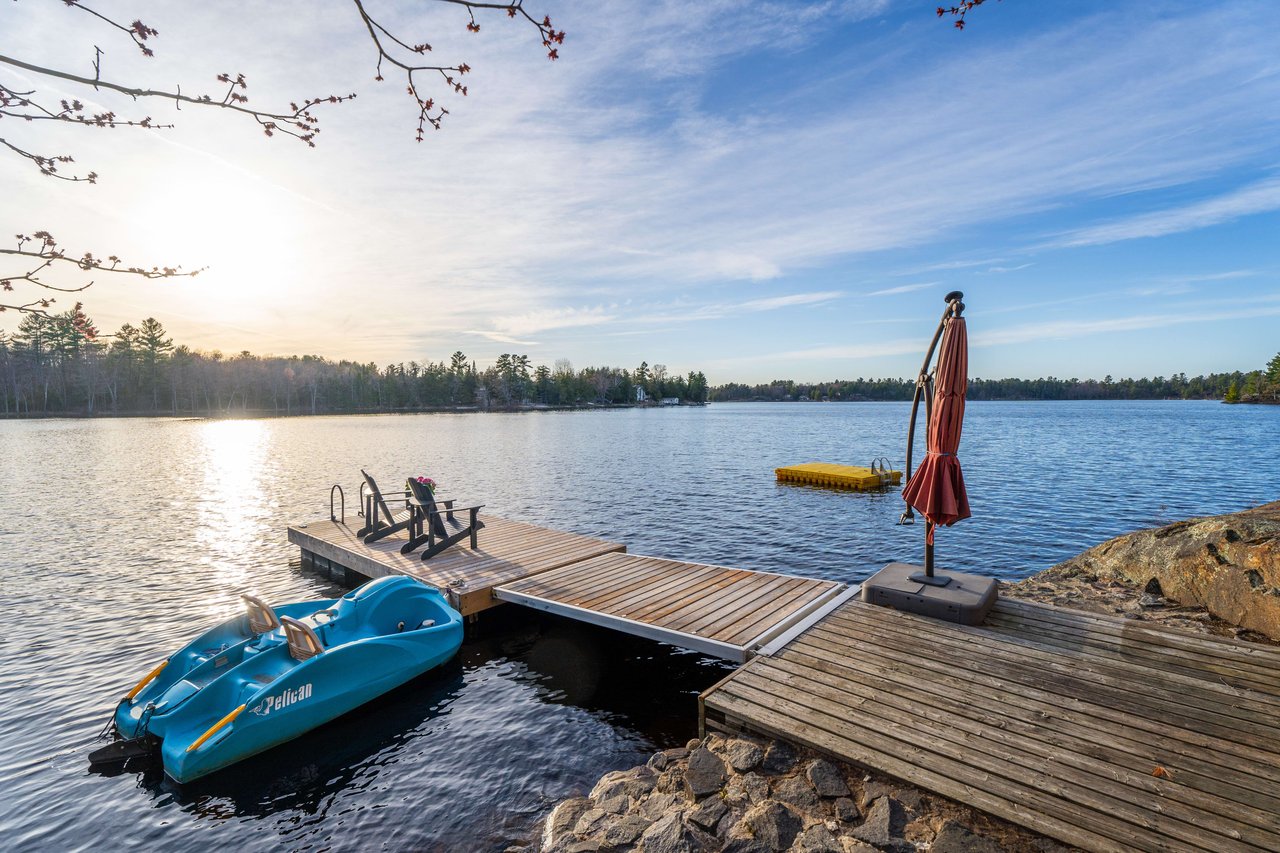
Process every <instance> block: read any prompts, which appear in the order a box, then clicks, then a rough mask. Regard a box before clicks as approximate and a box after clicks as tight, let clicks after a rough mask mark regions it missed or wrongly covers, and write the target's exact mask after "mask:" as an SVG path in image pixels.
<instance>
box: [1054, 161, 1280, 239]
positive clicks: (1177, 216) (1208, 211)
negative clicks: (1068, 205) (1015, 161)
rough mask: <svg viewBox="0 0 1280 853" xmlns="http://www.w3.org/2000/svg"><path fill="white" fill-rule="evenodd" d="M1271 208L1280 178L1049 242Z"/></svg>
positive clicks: (1122, 234) (1149, 233) (1126, 235)
mask: <svg viewBox="0 0 1280 853" xmlns="http://www.w3.org/2000/svg"><path fill="white" fill-rule="evenodd" d="M1273 210H1280V178H1269V179H1267V180H1264V181H1258V182H1256V183H1253V184H1250V185H1249V186H1246V187H1241V188H1240V189H1237V190H1234V191H1232V192H1229V193H1224V194H1222V195H1219V196H1215V197H1213V198H1208V199H1204V200H1202V201H1198V202H1195V203H1194V204H1187V205H1182V206H1180V207H1174V208H1169V209H1167V210H1158V211H1155V212H1152V213H1144V214H1141V215H1139V216H1133V217H1130V218H1128V219H1120V220H1116V221H1113V222H1107V223H1104V224H1102V225H1093V226H1090V227H1088V228H1077V229H1075V230H1072V231H1067V232H1064V233H1063V234H1062V235H1060V236H1059V237H1058V238H1056V239H1054V240H1053V241H1051V242H1050V243H1049V245H1051V246H1058V247H1075V246H1096V245H1101V244H1105V243H1115V242H1118V241H1120V240H1134V239H1139V238H1142V237H1163V236H1165V235H1167V234H1178V233H1180V232H1183V231H1193V230H1195V229H1197V228H1208V227H1209V226H1212V225H1220V224H1222V223H1224V222H1230V221H1232V220H1235V219H1239V218H1240V217H1242V216H1250V215H1252V214H1256V213H1267V212H1269V211H1273Z"/></svg>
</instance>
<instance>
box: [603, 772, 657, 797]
mask: <svg viewBox="0 0 1280 853" xmlns="http://www.w3.org/2000/svg"><path fill="white" fill-rule="evenodd" d="M657 781H658V774H656V773H654V772H653V770H652V769H651V768H649V767H648V766H647V765H644V766H641V767H634V768H632V769H631V770H621V771H615V772H613V773H606V774H605V775H604V776H602V777H601V778H600V781H599V782H597V783H596V786H595V787H594V788H592V789H591V794H590V796H591V799H592V800H594V801H595V802H596V803H600V802H601V801H603V800H612V799H613V798H614V797H618V796H623V795H625V796H628V797H635V798H636V799H639V798H640V797H643V796H644V795H645V794H648V793H649V792H650V791H652V790H653V788H654V785H656V784H657Z"/></svg>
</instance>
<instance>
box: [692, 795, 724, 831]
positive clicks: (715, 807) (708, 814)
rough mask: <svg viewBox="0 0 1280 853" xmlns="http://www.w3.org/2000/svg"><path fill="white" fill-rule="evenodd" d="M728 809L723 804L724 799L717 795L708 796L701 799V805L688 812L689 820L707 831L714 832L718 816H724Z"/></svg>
mask: <svg viewBox="0 0 1280 853" xmlns="http://www.w3.org/2000/svg"><path fill="white" fill-rule="evenodd" d="M728 811H729V807H728V806H727V805H725V802H724V800H722V799H720V798H719V797H710V798H708V799H706V800H703V801H702V805H700V806H698V807H697V808H696V809H694V810H693V811H692V812H690V813H689V822H690V823H692V824H694V825H695V826H699V827H701V828H703V829H705V830H706V831H707V832H714V831H715V828H716V824H717V823H719V822H720V818H722V817H724V816H725V813H726V812H728Z"/></svg>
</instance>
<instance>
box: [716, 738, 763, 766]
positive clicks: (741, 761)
mask: <svg viewBox="0 0 1280 853" xmlns="http://www.w3.org/2000/svg"><path fill="white" fill-rule="evenodd" d="M724 754H725V759H726V760H728V762H729V766H730V767H732V768H733V769H734V770H736V771H738V772H739V773H745V772H747V771H748V770H754V769H755V768H756V767H758V766H759V765H760V762H761V761H763V760H764V750H763V749H761V748H760V744H758V743H754V742H752V741H749V740H742V739H741V738H734V739H733V740H731V741H729V742H728V743H727V744H726V745H725V748H724Z"/></svg>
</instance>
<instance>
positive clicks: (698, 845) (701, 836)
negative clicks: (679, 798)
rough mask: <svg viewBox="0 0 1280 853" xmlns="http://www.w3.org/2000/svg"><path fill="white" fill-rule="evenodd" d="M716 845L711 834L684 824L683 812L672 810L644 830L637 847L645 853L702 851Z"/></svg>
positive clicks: (693, 852)
mask: <svg viewBox="0 0 1280 853" xmlns="http://www.w3.org/2000/svg"><path fill="white" fill-rule="evenodd" d="M718 846H719V845H718V844H717V843H716V839H715V838H714V837H713V836H710V835H707V834H706V833H705V832H701V831H700V830H697V829H694V828H693V827H691V826H689V825H688V824H686V823H685V821H684V812H672V813H670V814H668V815H667V816H666V817H664V818H662V819H661V820H659V821H656V822H655V823H653V824H651V825H650V826H649V828H648V829H646V830H645V831H644V834H643V835H641V836H640V847H639V849H641V850H643V851H645V853H702V851H707V850H714V849H715V848H716V847H718Z"/></svg>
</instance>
